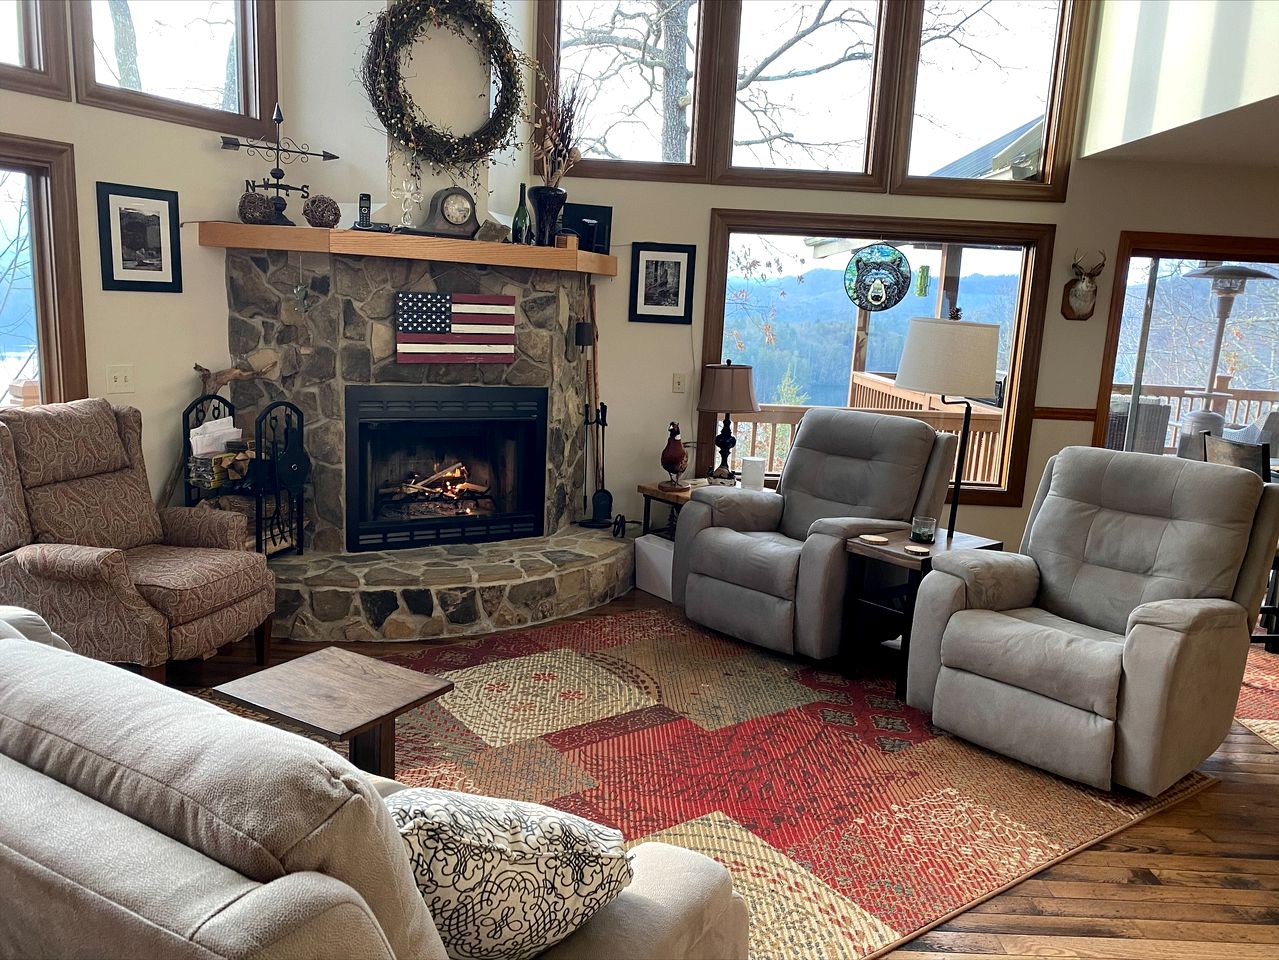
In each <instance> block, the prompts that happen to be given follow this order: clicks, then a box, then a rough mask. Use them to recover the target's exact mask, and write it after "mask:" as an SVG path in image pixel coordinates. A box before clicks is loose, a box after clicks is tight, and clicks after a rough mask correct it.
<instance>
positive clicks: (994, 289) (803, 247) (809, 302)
mask: <svg viewBox="0 0 1279 960" xmlns="http://www.w3.org/2000/svg"><path fill="white" fill-rule="evenodd" d="M1052 237H1053V228H1052V227H1051V226H1044V225H1037V224H1018V223H977V222H969V221H943V220H900V219H875V220H870V219H864V218H853V217H841V216H831V215H827V216H815V215H812V214H804V215H794V216H792V215H789V214H776V213H763V212H758V213H757V212H752V211H740V210H716V211H713V212H712V233H711V264H712V275H711V279H710V287H709V289H708V294H707V296H708V300H707V304H708V307H707V325H706V333H705V338H704V343H703V349H704V357H705V358H706V360H707V362H713V361H714V360H717V359H723V358H726V357H727V358H730V359H732V360H733V362H734V363H748V364H750V365H751V366H752V367H753V368H754V382H755V393H756V396H757V397H758V399H759V401H760V404H761V405H762V406H763V407H764V409H763V410H762V411H761V412H760V413H758V414H738V415H735V417H734V419H735V420H736V429H737V436H738V447H737V450H736V451H735V452H736V454H737V455H738V456H742V455H755V456H763V457H765V458H767V461H768V464H767V469H768V471H769V472H770V473H774V474H776V473H779V472H780V471H781V469H782V466H783V464H784V463H785V460H786V456H787V454H788V453H789V450H790V443H791V440H792V438H793V433H794V426H795V424H797V423H798V422H799V420H800V418H801V417H802V416H803V413H804V411H805V410H807V409H809V408H810V407H815V406H827V407H850V408H854V409H863V410H876V411H881V412H887V413H890V414H892V415H897V416H909V417H914V418H917V419H921V420H924V421H925V422H927V423H929V424H931V425H932V426H934V427H936V428H937V429H939V430H943V431H957V430H958V427H959V424H960V422H961V420H962V412H961V408H958V407H956V406H954V405H947V404H943V403H942V402H941V401H940V398H938V397H934V396H930V395H927V394H921V393H917V392H915V391H910V390H904V389H900V388H898V387H897V386H896V385H895V383H894V379H895V377H896V374H897V367H898V364H899V363H900V361H901V352H902V346H903V343H904V341H905V336H906V328H907V326H908V325H909V323H910V318H911V317H916V316H943V317H944V316H946V315H947V314H948V313H949V311H950V309H951V308H952V307H955V306H958V307H960V308H961V309H962V310H963V315H964V318H965V319H966V320H973V321H976V322H978V323H992V324H998V325H999V327H1000V338H999V360H998V370H999V374H998V383H997V388H996V391H995V393H994V394H993V395H992V396H989V397H973V398H970V399H972V400H973V401H975V402H974V405H973V424H972V446H971V448H970V452H969V458H968V462H967V465H966V473H965V480H966V482H968V483H971V484H974V489H975V490H976V491H979V492H978V493H977V497H976V499H975V500H974V501H973V502H982V503H1000V504H1004V503H1008V502H1016V500H1017V499H1020V496H1021V492H1022V486H1023V483H1024V471H1025V447H1026V443H1027V441H1028V432H1027V428H1028V426H1029V423H1030V418H1031V416H1032V397H1033V392H1034V374H1033V371H1034V370H1035V369H1036V368H1037V360H1038V349H1039V347H1038V344H1039V339H1040V335H1039V331H1040V328H1041V326H1042V317H1043V308H1044V297H1045V281H1046V274H1047V271H1048V264H1049V260H1050V258H1051V255H1052V251H1051V247H1052ZM880 240H888V241H890V242H891V243H893V244H894V245H895V246H896V247H897V248H898V249H899V250H901V251H902V253H904V254H905V256H906V258H907V260H908V261H909V262H910V265H911V269H912V275H911V288H910V291H909V292H908V293H907V295H906V297H905V299H904V300H902V301H901V302H900V303H898V304H897V305H896V306H895V307H893V308H891V309H889V310H883V311H878V312H874V313H870V312H867V311H864V310H859V309H858V308H857V307H856V306H855V305H854V304H853V303H852V302H851V301H850V300H849V298H848V296H847V294H846V292H845V288H844V270H845V267H846V266H847V264H848V261H849V259H850V256H851V254H852V252H853V251H854V250H857V249H858V248H860V247H863V246H865V245H867V244H871V243H875V242H878V241H880ZM710 419H711V418H706V421H707V422H705V423H702V424H700V427H699V435H707V436H709V435H710V433H713V432H714V427H713V426H712V425H711V423H710ZM707 430H709V431H710V433H706V431H707ZM699 450H700V445H699ZM702 452H703V453H705V454H709V453H710V451H709V449H708V450H707V451H702ZM1019 465H1020V466H1019ZM701 466H702V465H700V464H699V469H701ZM703 472H704V470H703ZM1010 497H1012V498H1015V499H1012V500H1010ZM983 498H984V499H983Z"/></svg>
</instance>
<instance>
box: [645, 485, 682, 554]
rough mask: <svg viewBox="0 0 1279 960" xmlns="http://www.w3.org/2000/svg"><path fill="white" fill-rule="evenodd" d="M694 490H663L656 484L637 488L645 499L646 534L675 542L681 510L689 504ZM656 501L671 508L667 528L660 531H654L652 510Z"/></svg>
mask: <svg viewBox="0 0 1279 960" xmlns="http://www.w3.org/2000/svg"><path fill="white" fill-rule="evenodd" d="M694 489H695V488H693V487H689V488H688V489H687V490H663V489H661V488H660V487H659V486H658V485H657V484H655V483H641V484H640V485H639V486H638V487H636V488H635V490H636V492H637V493H639V495H640V496H642V497H643V498H644V533H645V534H649V533H654V534H656V535H657V536H659V537H665V538H666V539H667V540H674V539H675V521H676V520H678V519H679V508H680V507H682V506H684V504H686V503H688V501H689V498H690V497H691V496H692V495H693V490H694ZM654 500H656V501H657V502H658V503H664V504H666V505H667V506H668V507H670V508H671V510H670V518H669V519H668V520H667V522H666V526H665V527H663V528H662V529H660V530H654V529H653V524H652V509H653V501H654Z"/></svg>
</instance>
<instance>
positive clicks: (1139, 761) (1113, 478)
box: [906, 447, 1279, 796]
mask: <svg viewBox="0 0 1279 960" xmlns="http://www.w3.org/2000/svg"><path fill="white" fill-rule="evenodd" d="M1276 537H1279V485H1276V484H1264V485H1263V484H1262V482H1261V479H1260V478H1259V477H1258V476H1257V475H1256V474H1254V473H1250V472H1249V471H1247V470H1240V469H1238V468H1236V467H1223V466H1218V465H1216V464H1208V463H1195V462H1193V461H1189V460H1180V459H1176V458H1174V457H1160V456H1152V455H1150V454H1144V453H1120V452H1118V451H1115V450H1095V449H1092V448H1089V447H1067V448H1066V449H1065V450H1063V451H1062V452H1061V453H1060V454H1058V455H1057V456H1056V457H1054V458H1053V459H1052V460H1050V461H1049V462H1048V466H1047V468H1046V469H1045V471H1044V478H1043V481H1042V483H1040V485H1039V492H1038V494H1037V496H1036V497H1035V502H1034V505H1033V506H1032V507H1031V510H1030V518H1029V519H1028V521H1027V523H1026V534H1025V536H1024V537H1023V539H1022V542H1021V553H996V552H994V551H990V550H963V551H957V552H955V553H952V554H949V555H947V556H942V557H938V558H937V559H936V560H935V561H934V562H933V572H932V573H930V574H928V576H926V577H925V578H924V582H923V583H922V584H921V585H920V588H919V598H918V601H917V603H916V606H915V621H914V628H913V630H912V633H911V645H910V664H909V673H908V677H907V687H906V700H907V702H908V703H910V705H911V706H913V707H918V708H919V709H920V710H925V711H927V712H929V713H931V714H932V715H933V722H934V723H935V724H936V725H937V726H939V727H941V728H942V729H944V730H949V731H951V732H952V733H956V734H958V735H959V736H961V737H964V738H965V739H967V740H971V741H973V742H974V743H979V744H981V745H982V746H984V747H987V748H989V749H991V750H995V751H998V752H999V753H1003V754H1006V755H1007V756H1010V757H1015V758H1016V759H1018V760H1021V761H1023V762H1025V763H1030V764H1033V765H1035V766H1037V767H1042V768H1043V769H1045V770H1051V771H1052V772H1054V773H1058V774H1061V775H1062V776H1065V777H1070V778H1071V779H1073V780H1080V781H1082V782H1084V783H1087V784H1091V785H1092V786H1095V787H1100V788H1101V789H1109V788H1110V787H1111V786H1112V785H1119V786H1124V787H1129V788H1131V789H1133V790H1139V791H1141V792H1142V793H1145V794H1148V795H1150V796H1154V795H1156V794H1159V793H1161V792H1162V791H1164V790H1166V789H1167V788H1168V787H1170V786H1171V785H1172V784H1174V783H1176V782H1177V780H1179V779H1180V778H1181V777H1183V776H1185V775H1186V774H1187V773H1189V772H1190V771H1191V770H1193V769H1194V768H1195V767H1196V766H1198V765H1199V763H1200V762H1201V761H1203V760H1204V759H1205V758H1206V757H1208V756H1210V755H1211V754H1212V752H1213V751H1214V750H1216V749H1217V747H1218V746H1220V745H1221V741H1222V740H1223V739H1224V738H1225V736H1226V733H1227V732H1228V731H1229V730H1230V724H1231V722H1232V719H1233V716H1234V709H1235V701H1236V700H1237V699H1238V696H1239V684H1240V682H1241V681H1242V680H1243V672H1244V663H1245V661H1246V659H1247V656H1248V643H1249V632H1250V631H1249V627H1250V625H1251V624H1252V623H1254V622H1256V619H1257V610H1258V607H1259V606H1260V604H1261V595H1262V591H1263V590H1264V589H1265V585H1266V578H1267V576H1268V574H1269V572H1270V566H1271V563H1272V561H1273V559H1274V553H1275V540H1276Z"/></svg>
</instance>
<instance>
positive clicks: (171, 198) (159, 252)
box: [97, 181, 182, 293]
mask: <svg viewBox="0 0 1279 960" xmlns="http://www.w3.org/2000/svg"><path fill="white" fill-rule="evenodd" d="M97 188H98V253H99V258H100V260H101V264H102V289H103V290H129V291H133V292H140V293H181V292H182V238H181V233H180V226H181V220H180V218H179V215H178V194H177V192H176V191H174V190H155V189H152V188H151V187H137V186H130V185H128V184H124V183H105V182H102V181H99V182H98V184H97ZM128 201H133V202H132V203H130V202H128Z"/></svg>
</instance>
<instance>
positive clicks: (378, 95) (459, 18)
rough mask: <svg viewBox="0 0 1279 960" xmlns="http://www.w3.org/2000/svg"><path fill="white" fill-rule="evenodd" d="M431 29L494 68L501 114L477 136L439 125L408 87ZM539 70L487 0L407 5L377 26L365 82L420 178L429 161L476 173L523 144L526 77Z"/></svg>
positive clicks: (411, 0)
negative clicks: (526, 70)
mask: <svg viewBox="0 0 1279 960" xmlns="http://www.w3.org/2000/svg"><path fill="white" fill-rule="evenodd" d="M429 30H447V31H448V32H449V33H452V34H453V35H454V36H457V37H459V38H461V39H462V40H463V41H464V42H466V43H468V44H472V45H474V46H475V47H476V48H477V49H478V51H479V52H480V54H481V56H483V57H484V58H485V59H486V60H487V61H488V62H489V63H490V64H491V65H492V68H493V75H494V79H495V81H496V86H497V94H496V97H495V100H494V103H493V109H492V111H491V113H490V114H489V118H488V120H487V121H486V122H485V123H484V124H483V125H482V126H481V127H480V128H479V129H478V130H476V131H474V132H473V133H467V134H460V135H459V134H455V133H453V132H452V131H450V130H447V129H444V128H442V127H439V126H436V125H435V124H433V123H432V122H431V121H430V120H429V119H427V117H426V116H425V115H424V114H423V112H422V109H421V108H420V107H419V106H418V105H417V104H416V103H415V102H414V101H413V98H412V97H411V96H410V95H409V93H408V90H407V88H406V87H405V84H404V78H403V68H404V65H405V63H406V62H407V61H408V60H409V59H410V58H411V57H412V50H413V45H414V43H416V42H417V40H418V39H419V38H420V37H421V36H422V35H423V34H425V33H426V32H427V31H429ZM531 64H532V61H531V60H529V59H528V58H527V57H526V56H524V54H522V53H520V52H519V51H518V50H516V49H515V47H514V46H512V44H511V39H510V37H509V35H508V34H507V32H506V27H505V26H504V25H503V24H502V22H501V21H500V20H498V18H497V17H496V16H494V14H493V10H492V8H491V7H490V6H489V5H488V4H487V3H486V2H484V0H399V2H397V3H394V4H392V5H391V6H389V7H387V9H385V10H383V11H382V12H381V13H379V14H378V15H377V17H376V18H375V19H374V21H373V27H372V30H371V31H370V33H369V44H368V48H367V49H366V50H365V53H364V63H363V66H362V67H361V70H360V79H361V81H362V83H363V85H364V90H365V92H366V93H367V94H368V97H369V102H370V103H371V104H372V105H373V109H374V111H376V113H377V115H378V119H379V120H381V121H382V124H383V126H385V127H386V130H387V133H389V134H390V135H391V137H392V138H393V139H394V140H395V141H396V142H397V143H398V144H399V145H400V146H401V147H402V148H403V149H404V151H405V153H406V155H407V156H408V157H409V163H410V166H411V168H412V172H413V173H414V174H415V175H416V174H418V173H420V171H421V165H422V164H423V163H425V164H427V165H429V166H430V167H431V168H432V170H435V171H440V170H450V171H455V172H467V173H471V172H473V171H474V169H475V168H476V167H479V166H483V165H485V164H487V163H488V162H489V160H490V158H491V156H492V154H494V153H495V152H497V151H498V150H503V149H507V148H509V147H517V146H519V142H518V137H517V133H516V125H517V122H518V121H519V119H520V118H521V117H522V116H523V110H524V94H523V90H522V87H521V78H520V71H521V69H522V68H523V67H525V66H527V65H531Z"/></svg>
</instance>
